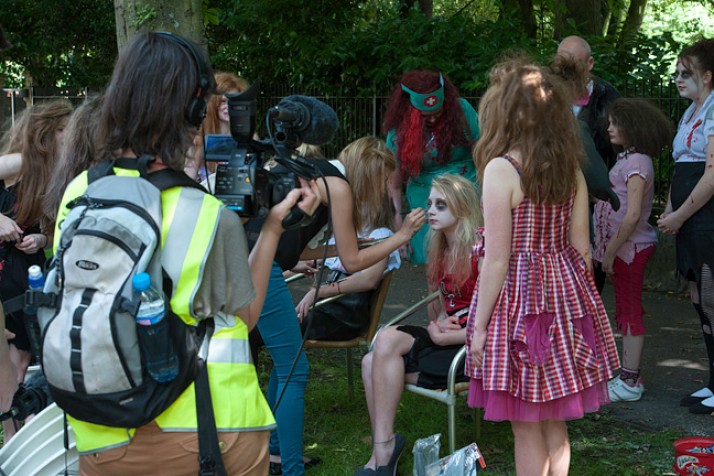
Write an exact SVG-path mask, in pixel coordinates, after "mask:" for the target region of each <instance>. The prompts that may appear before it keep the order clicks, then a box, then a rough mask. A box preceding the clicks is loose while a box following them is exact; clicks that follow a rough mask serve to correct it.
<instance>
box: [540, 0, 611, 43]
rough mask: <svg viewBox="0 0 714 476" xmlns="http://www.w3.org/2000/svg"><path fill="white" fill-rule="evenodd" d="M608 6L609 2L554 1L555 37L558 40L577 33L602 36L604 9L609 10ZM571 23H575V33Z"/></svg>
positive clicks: (590, 0) (596, 0)
mask: <svg viewBox="0 0 714 476" xmlns="http://www.w3.org/2000/svg"><path fill="white" fill-rule="evenodd" d="M603 3H605V5H603ZM606 4H607V2H603V1H602V0H556V1H554V2H553V6H554V11H555V19H556V21H555V26H554V29H553V30H554V33H553V36H554V37H555V38H556V39H559V38H562V37H564V36H566V35H569V34H575V33H577V34H580V35H583V36H595V35H600V36H602V35H603V33H604V31H603V26H604V23H605V17H604V15H603V9H604V8H607V5H606ZM570 23H573V25H574V27H575V31H573V26H571V25H570Z"/></svg>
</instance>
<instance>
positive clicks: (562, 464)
mask: <svg viewBox="0 0 714 476" xmlns="http://www.w3.org/2000/svg"><path fill="white" fill-rule="evenodd" d="M543 423H544V425H543V427H544V428H543V430H544V436H545V444H546V446H547V448H548V461H549V465H548V476H566V475H567V474H568V469H569V468H570V437H569V436H568V426H567V425H566V423H565V422H564V421H560V420H548V421H545V422H543Z"/></svg>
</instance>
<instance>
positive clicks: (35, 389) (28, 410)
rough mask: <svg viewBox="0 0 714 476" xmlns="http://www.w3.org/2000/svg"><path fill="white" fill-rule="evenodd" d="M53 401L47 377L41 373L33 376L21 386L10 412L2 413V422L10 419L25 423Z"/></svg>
mask: <svg viewBox="0 0 714 476" xmlns="http://www.w3.org/2000/svg"><path fill="white" fill-rule="evenodd" d="M53 401H54V400H53V399H52V395H50V388H49V386H48V385H47V380H45V377H44V376H43V375H42V374H41V373H40V374H37V375H33V376H32V377H31V378H30V379H28V380H27V382H25V383H21V384H20V386H19V387H18V389H17V391H16V392H15V395H14V396H13V398H12V406H11V407H10V410H8V411H7V412H5V413H0V421H4V420H9V419H10V418H14V419H15V420H16V421H23V420H25V419H26V418H27V417H28V416H30V415H35V414H37V413H40V412H41V411H42V410H44V409H45V408H46V407H47V405H49V404H50V403H52V402H53Z"/></svg>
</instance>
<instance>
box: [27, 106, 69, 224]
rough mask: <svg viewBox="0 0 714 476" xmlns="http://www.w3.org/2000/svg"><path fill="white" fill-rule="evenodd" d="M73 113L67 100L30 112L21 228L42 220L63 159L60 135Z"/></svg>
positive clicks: (39, 107)
mask: <svg viewBox="0 0 714 476" xmlns="http://www.w3.org/2000/svg"><path fill="white" fill-rule="evenodd" d="M71 113H72V104H71V103H70V102H69V101H67V100H57V101H50V102H46V103H40V104H35V105H34V106H32V109H30V111H29V115H28V116H27V121H28V122H27V123H26V127H25V139H24V140H23V142H22V147H21V150H20V155H22V168H21V169H20V176H19V177H20V179H19V183H18V186H17V214H16V216H15V222H17V224H18V225H27V226H29V225H34V224H38V223H39V222H40V219H41V218H42V202H41V200H40V199H41V197H42V195H43V194H44V193H45V189H46V187H47V184H48V182H49V180H50V175H51V173H52V169H54V167H55V164H56V162H57V157H58V156H59V148H60V145H59V141H58V140H57V133H58V132H60V131H62V130H63V129H64V127H65V125H66V123H67V119H68V118H69V116H70V114H71Z"/></svg>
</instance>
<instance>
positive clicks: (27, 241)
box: [15, 233, 47, 255]
mask: <svg viewBox="0 0 714 476" xmlns="http://www.w3.org/2000/svg"><path fill="white" fill-rule="evenodd" d="M45 246H47V237H46V236H45V235H43V234H41V233H33V234H31V235H27V236H24V237H23V238H22V241H21V242H20V243H18V244H16V245H15V248H17V249H18V250H20V251H22V252H23V253H25V254H28V255H32V254H35V253H37V252H38V251H40V250H42V249H43V248H44V247H45Z"/></svg>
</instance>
